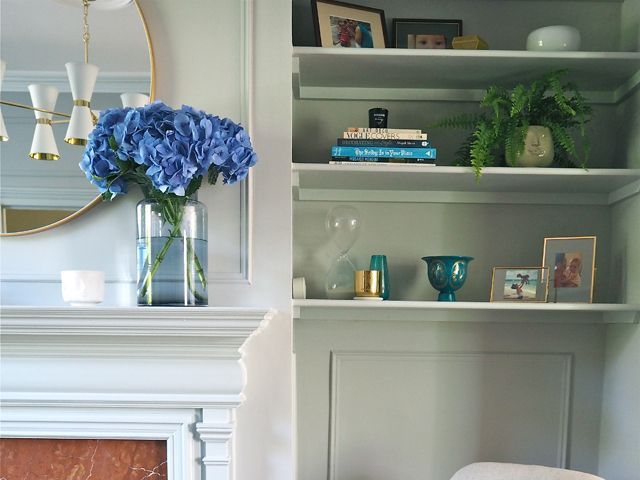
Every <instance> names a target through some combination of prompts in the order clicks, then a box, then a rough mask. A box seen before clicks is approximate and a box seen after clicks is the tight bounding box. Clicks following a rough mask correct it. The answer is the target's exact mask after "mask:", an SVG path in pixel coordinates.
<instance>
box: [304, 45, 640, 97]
mask: <svg viewBox="0 0 640 480" xmlns="http://www.w3.org/2000/svg"><path fill="white" fill-rule="evenodd" d="M293 63H294V65H293V76H294V90H297V92H296V94H297V95H298V97H299V98H303V99H350V100H368V99H371V100H373V99H375V100H455V101H477V100H479V99H480V98H481V96H482V94H483V92H484V90H485V89H486V87H487V86H488V85H491V84H494V83H497V84H503V85H505V86H509V85H514V84H515V83H518V82H524V81H528V80H530V79H532V78H534V77H537V76H540V75H542V74H544V73H546V72H548V71H550V70H555V69H565V68H566V69H568V70H569V75H568V77H567V78H568V79H569V80H572V81H575V82H577V83H578V84H579V85H580V88H581V90H582V91H583V92H584V93H585V95H586V96H587V98H589V99H590V100H591V101H593V102H595V103H605V104H607V103H608V104H611V103H613V104H616V103H619V102H620V101H621V100H623V99H624V98H626V97H627V96H628V95H629V94H630V93H631V92H633V91H634V90H635V89H636V88H637V87H638V85H639V84H640V53H639V52H532V51H520V50H408V49H393V48H388V49H382V48H378V49H370V50H361V49H348V48H347V49H331V48H318V47H294V49H293Z"/></svg>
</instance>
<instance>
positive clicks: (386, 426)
mask: <svg viewBox="0 0 640 480" xmlns="http://www.w3.org/2000/svg"><path fill="white" fill-rule="evenodd" d="M350 369H351V371H350ZM383 369H386V372H385V373H383V372H382V371H383ZM390 372H391V373H390ZM389 378H393V380H391V381H390V380H389ZM530 378H531V379H532V380H531V381H532V382H534V383H531V384H529V387H528V388H527V391H528V394H527V395H529V396H528V398H527V399H526V400H523V398H522V397H523V395H524V394H523V393H521V391H520V389H522V387H523V385H524V384H528V383H527V382H529V381H530ZM438 379H439V380H438ZM467 379H472V380H471V382H472V383H473V382H477V383H478V385H481V387H480V388H481V389H482V391H481V392H478V391H477V390H474V388H473V385H472V384H468V383H466V380H467ZM507 379H509V380H507ZM540 379H543V381H541V382H540V384H535V381H536V380H539V381H540ZM358 382H361V383H358ZM389 382H391V383H393V382H400V383H399V384H396V383H393V384H392V385H391V384H389ZM434 382H437V383H434ZM356 383H357V385H356ZM505 384H511V385H515V386H514V387H513V388H512V389H511V390H510V389H509V388H506V389H505V388H499V389H498V387H499V386H502V387H504V386H505ZM571 384H572V355H571V354H567V353H547V352H539V353H538V352H527V353H522V352H518V353H513V352H385V351H375V352H358V351H332V352H331V370H330V416H329V418H330V427H329V433H330V435H329V458H328V465H329V469H328V472H329V475H328V477H329V479H331V480H339V479H344V478H349V476H348V475H347V476H345V475H346V472H350V473H352V474H353V473H355V472H356V471H360V470H358V468H359V467H360V468H365V469H366V468H372V469H375V468H376V467H375V465H376V463H375V462H372V463H368V461H367V458H371V457H372V456H375V455H376V451H377V450H382V449H384V442H385V441H389V442H396V441H397V442H400V443H394V446H393V447H390V449H391V450H392V451H394V452H398V451H402V450H403V449H404V448H406V449H408V448H413V449H414V451H413V453H414V454H415V453H416V451H415V449H418V450H419V449H420V448H423V449H424V450H425V451H428V452H431V453H430V455H432V456H434V458H441V459H444V458H445V457H446V455H445V456H444V457H443V456H442V452H437V451H434V450H433V448H435V449H436V450H437V449H438V447H434V445H438V444H445V445H451V442H452V441H455V444H456V445H457V447H458V451H457V452H455V453H452V455H450V459H449V460H450V461H451V459H453V462H463V463H461V464H466V463H471V462H472V461H479V460H480V459H478V458H472V457H473V455H474V454H475V455H482V454H484V455H496V456H495V457H493V458H501V456H502V458H504V457H505V456H510V455H521V456H526V455H527V453H528V452H526V450H527V449H531V450H532V451H535V452H536V454H535V455H538V457H539V458H540V457H541V458H546V459H547V461H552V462H555V466H556V467H559V468H566V467H567V462H568V456H567V452H568V447H569V445H568V443H569V434H568V431H569V419H570V399H571ZM372 385H376V386H378V387H379V388H384V389H388V391H387V390H382V389H381V390H377V391H376V390H375V389H374V388H372ZM399 385H400V387H402V388H400V387H399ZM459 389H462V390H464V392H465V393H464V396H466V397H468V398H465V397H464V396H463V397H460V396H452V397H447V398H443V395H442V394H440V393H441V392H447V393H450V392H458V390H459ZM494 389H498V390H494ZM438 390H439V392H438ZM497 391H499V392H500V393H499V394H498V393H496V392H497ZM397 392H404V394H401V395H400V396H398V395H397ZM406 392H412V393H411V394H407V393H406ZM436 392H437V393H436ZM458 393H460V392H458ZM371 399H375V400H371ZM495 399H499V400H498V403H500V404H501V405H503V406H504V405H507V406H508V407H507V408H505V409H504V410H499V411H496V408H497V407H496V406H495V405H496V404H494V403H493V402H492V400H495ZM476 401H477V402H478V403H475V402H476ZM519 401H522V404H521V403H519ZM372 402H373V403H372ZM443 402H444V403H443ZM370 403H372V405H373V406H370V405H369V404H370ZM383 404H388V408H387V409H384V410H383V407H382V405H383ZM524 404H528V406H525V405H524ZM531 404H535V405H536V406H535V408H534V410H532V411H528V410H526V409H527V408H528V407H530V406H531ZM460 406H466V407H469V408H468V409H465V410H464V411H459V410H456V409H457V408H460ZM474 406H475V407H476V408H477V409H476V408H474ZM354 409H357V411H354ZM523 409H524V411H527V412H528V413H527V417H529V418H528V419H526V420H525V419H524V417H523V416H522V414H523ZM386 410H388V411H389V412H391V413H386ZM399 411H402V412H403V413H402V415H401V418H400V417H397V413H393V412H399ZM372 412H378V418H377V419H375V415H373V413H372ZM455 412H458V414H459V415H458V418H459V417H460V416H462V417H463V418H465V419H466V420H462V421H458V420H457V419H456V417H455V415H453V416H452V414H454V413H455ZM514 416H519V418H513V417H514ZM364 418H367V419H369V420H374V419H375V422H374V424H371V425H372V426H371V429H369V428H368V427H363V426H362V421H363V420H361V419H364ZM408 418H411V419H412V420H411V424H414V425H415V426H414V427H413V429H414V430H419V428H420V427H419V425H423V426H424V425H425V424H428V425H429V427H428V428H429V431H424V432H422V431H420V432H417V431H412V430H411V428H409V427H408V426H407V419H408ZM443 418H446V419H450V422H449V421H447V422H443V420H442V419H443ZM359 419H360V420H359ZM454 420H455V421H454ZM466 421H468V422H469V425H466V424H465V422H466ZM345 422H346V425H345V424H344V423H345ZM349 422H351V423H349ZM531 422H535V424H536V428H531V429H528V430H526V431H518V430H511V428H516V427H514V425H521V426H522V425H525V424H526V425H529V424H530V423H531ZM395 424H401V425H404V427H402V429H401V431H402V432H403V434H402V438H401V439H398V440H395V439H391V438H389V435H391V436H393V430H394V428H396V427H395ZM504 424H506V425H509V427H508V428H506V429H505V430H504V432H502V434H500V433H498V434H496V433H495V431H500V429H501V427H502V426H503V425H504ZM398 428H400V427H398ZM407 428H408V430H407ZM450 429H451V430H450ZM494 430H495V431H494ZM378 431H379V433H377V432H378ZM451 432H457V433H455V434H452V433H451ZM376 435H378V437H376ZM496 435H498V437H499V439H497V438H496ZM364 436H366V438H365V437H364ZM360 437H362V438H360ZM478 438H482V439H483V444H482V445H479V444H478V443H477V439H478ZM551 439H553V440H551ZM380 442H382V444H381V443H380ZM403 442H404V443H403ZM416 442H418V443H422V447H415V445H416ZM549 442H555V443H554V444H551V445H549ZM367 444H368V445H367ZM374 444H375V446H372V445H374ZM487 444H488V445H491V446H489V447H487ZM356 445H357V446H356ZM378 445H381V447H378ZM403 445H404V446H405V447H403ZM409 445H414V446H413V447H409ZM514 445H520V447H521V448H518V447H517V446H514ZM523 445H526V448H522V447H523ZM440 448H444V447H440ZM478 449H479V450H478ZM484 449H488V450H487V451H485V450H484ZM461 452H462V453H461ZM465 452H466V453H465ZM408 455H410V456H411V454H408ZM469 456H471V458H468V457H469ZM465 457H467V458H465ZM411 458H420V457H419V456H418V457H416V456H415V455H413V456H411ZM395 461H396V462H403V461H404V460H403V459H402V458H397V459H395ZM465 461H466V463H464V462H465ZM427 463H428V462H427ZM439 463H440V464H443V463H444V464H446V463H447V462H443V461H441V462H439ZM522 463H525V462H522ZM365 465H369V466H368V467H365ZM422 466H423V467H425V468H426V466H427V464H424V465H422ZM429 468H431V467H429ZM437 468H443V467H442V466H441V465H438V467H437ZM427 470H429V469H427ZM361 471H364V470H361ZM401 471H403V470H402V468H400V469H397V470H395V469H393V468H391V469H388V470H386V474H387V475H389V476H394V475H395V474H397V473H398V472H401ZM411 471H412V472H422V473H420V475H419V478H425V479H431V478H439V476H441V475H442V473H443V472H442V471H438V474H436V473H435V470H429V471H423V470H422V469H421V468H420V465H412V467H411ZM394 472H396V473H395V474H394ZM372 478H379V477H378V476H375V477H372ZM380 478H381V477H380ZM406 478H418V477H413V476H410V475H409V476H407V477H406Z"/></svg>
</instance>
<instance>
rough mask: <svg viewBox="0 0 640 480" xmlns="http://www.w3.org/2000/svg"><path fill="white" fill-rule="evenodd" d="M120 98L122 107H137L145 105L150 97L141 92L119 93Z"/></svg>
mask: <svg viewBox="0 0 640 480" xmlns="http://www.w3.org/2000/svg"><path fill="white" fill-rule="evenodd" d="M120 100H122V106H123V107H124V108H128V107H130V108H138V107H144V106H145V105H147V104H148V103H149V101H150V98H149V95H144V94H142V93H123V94H121V95H120Z"/></svg>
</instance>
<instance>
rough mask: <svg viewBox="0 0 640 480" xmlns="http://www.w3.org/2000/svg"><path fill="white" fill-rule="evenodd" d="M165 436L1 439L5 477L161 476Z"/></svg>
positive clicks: (113, 479)
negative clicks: (154, 437)
mask: <svg viewBox="0 0 640 480" xmlns="http://www.w3.org/2000/svg"><path fill="white" fill-rule="evenodd" d="M166 478H167V443H166V442H165V441H164V440H84V439H83V440H57V439H39V438H2V439H0V479H2V480H87V479H90V480H143V479H144V480H161V479H166Z"/></svg>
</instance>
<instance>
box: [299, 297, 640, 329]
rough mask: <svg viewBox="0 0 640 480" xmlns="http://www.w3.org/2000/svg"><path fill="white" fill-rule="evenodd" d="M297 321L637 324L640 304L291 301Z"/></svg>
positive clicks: (639, 316)
mask: <svg viewBox="0 0 640 480" xmlns="http://www.w3.org/2000/svg"><path fill="white" fill-rule="evenodd" d="M293 315H294V318H296V319H299V320H372V321H380V320H382V321H385V320H387V321H421V322H476V323H477V322H496V323H554V324H574V323H589V324H609V323H628V324H633V323H640V305H631V304H613V303H591V304H588V303H498V302H495V303H490V302H434V301H424V302H416V301H393V300H391V301H389V300H387V301H382V302H381V301H377V302H376V301H366V300H293Z"/></svg>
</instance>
